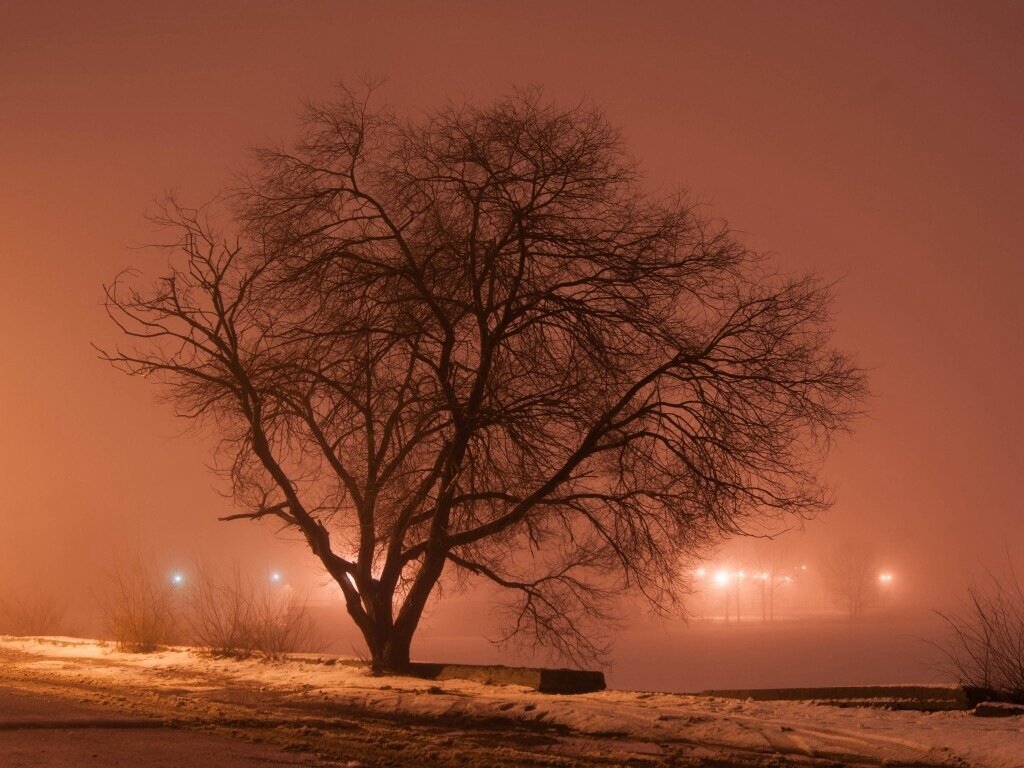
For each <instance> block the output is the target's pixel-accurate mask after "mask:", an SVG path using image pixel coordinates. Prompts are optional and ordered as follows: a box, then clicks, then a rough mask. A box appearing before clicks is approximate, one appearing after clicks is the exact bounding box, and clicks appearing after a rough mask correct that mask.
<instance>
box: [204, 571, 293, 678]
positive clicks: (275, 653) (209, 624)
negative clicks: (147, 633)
mask: <svg viewBox="0 0 1024 768" xmlns="http://www.w3.org/2000/svg"><path fill="white" fill-rule="evenodd" d="M197 573H198V577H197V578H196V579H195V580H194V584H193V586H191V587H190V589H189V591H188V593H187V598H186V600H187V610H186V617H187V625H188V631H189V640H190V641H191V642H192V643H193V644H194V645H196V646H199V647H201V648H204V649H206V650H208V651H209V652H211V653H213V654H215V655H219V656H234V657H242V658H244V657H248V656H251V655H253V654H255V653H261V654H263V655H265V656H267V657H268V658H279V657H281V656H283V655H284V654H287V653H293V652H295V651H298V650H303V649H306V648H308V647H309V644H310V640H311V637H312V629H313V625H312V620H311V618H310V616H309V612H308V610H307V608H306V604H305V603H304V602H302V601H300V600H298V599H297V598H296V597H295V595H294V593H293V592H292V590H291V589H289V588H288V587H283V586H281V587H276V586H275V587H269V586H261V585H257V584H255V583H254V582H253V581H252V580H247V579H244V578H243V577H242V575H241V573H240V571H239V570H238V568H235V569H234V570H233V571H232V572H231V574H230V575H228V576H226V577H218V576H217V575H216V574H214V573H213V572H212V571H210V570H209V569H208V568H206V567H203V566H199V567H198V568H197Z"/></svg>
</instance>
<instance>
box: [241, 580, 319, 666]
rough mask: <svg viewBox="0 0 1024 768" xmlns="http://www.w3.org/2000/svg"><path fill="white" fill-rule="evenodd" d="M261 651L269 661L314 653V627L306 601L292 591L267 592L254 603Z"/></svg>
mask: <svg viewBox="0 0 1024 768" xmlns="http://www.w3.org/2000/svg"><path fill="white" fill-rule="evenodd" d="M254 615H255V618H256V626H257V627H258V629H259V632H258V633H257V638H258V641H259V642H258V648H259V650H260V652H262V653H263V654H264V655H265V656H266V657H267V658H269V659H279V658H281V657H283V656H285V655H286V654H289V653H295V652H297V651H305V650H313V645H314V637H313V635H314V631H313V629H314V627H313V619H312V617H311V616H310V615H309V608H308V606H307V604H306V601H305V600H302V599H300V598H299V597H298V596H296V595H295V594H294V593H292V592H288V593H287V594H286V595H273V594H271V593H270V592H268V591H266V590H264V592H263V594H262V596H261V597H259V598H258V599H257V601H256V604H255V611H254Z"/></svg>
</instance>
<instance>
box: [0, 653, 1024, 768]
mask: <svg viewBox="0 0 1024 768" xmlns="http://www.w3.org/2000/svg"><path fill="white" fill-rule="evenodd" d="M0 652H5V653H4V654H3V656H4V663H5V665H6V666H7V668H8V669H9V670H10V669H14V668H17V669H18V670H20V671H21V672H23V673H24V674H29V675H36V676H40V677H41V678H48V679H51V680H67V681H68V682H73V683H75V684H76V685H79V686H80V685H82V684H83V683H86V684H90V683H91V684H95V685H116V686H117V687H118V688H121V689H124V690H127V691H133V690H146V691H157V692H160V691H166V692H168V693H173V692H176V691H177V692H181V691H184V692H190V691H191V692H194V691H202V690H208V689H210V688H211V687H217V686H224V685H225V684H232V683H233V684H237V685H244V686H257V689H258V690H263V691H266V692H268V696H269V695H270V694H271V693H279V694H288V695H292V696H295V695H300V694H301V696H303V697H307V698H312V699H314V700H317V701H323V702H330V703H331V704H337V705H343V706H345V707H350V708H353V709H354V710H355V711H365V712H367V713H368V714H381V715H387V716H396V715H397V716H403V715H405V716H414V717H426V718H430V717H438V716H446V717H452V716H454V717H457V718H459V719H460V720H461V721H463V722H472V721H473V720H476V719H478V720H480V721H481V722H483V721H492V722H493V721H494V720H495V719H499V720H511V721H518V722H521V723H544V724H546V725H551V726H556V727H559V726H560V727H562V729H563V733H564V734H567V735H565V736H564V738H566V739H568V740H570V741H572V742H573V743H574V744H575V745H576V746H575V748H576V749H579V750H586V749H587V744H588V742H594V743H595V744H596V743H598V742H602V741H608V740H609V738H611V737H614V739H617V740H619V741H620V742H623V743H628V744H629V745H630V750H631V751H632V753H634V754H637V755H639V754H646V755H648V756H649V757H650V758H653V759H654V760H655V761H656V760H657V756H658V755H668V754H669V753H670V751H671V749H673V748H674V746H673V745H676V746H677V745H679V744H687V745H689V749H690V752H689V753H688V754H689V755H690V756H691V757H700V758H706V759H715V758H716V757H719V756H721V755H726V754H729V752H730V751H733V752H741V753H744V754H748V755H749V754H758V753H760V754H763V755H764V756H765V757H766V758H770V756H771V755H772V754H783V755H787V756H790V757H799V756H801V755H803V756H808V757H811V758H814V757H821V758H825V757H827V758H831V759H833V760H837V761H839V762H840V763H847V762H849V763H855V764H858V765H860V764H865V763H867V764H883V765H884V764H899V765H915V764H926V765H949V766H978V767H980V768H984V767H988V768H1021V767H1022V766H1024V717H1006V718H980V717H975V716H973V715H971V714H970V713H969V712H938V713H932V714H927V713H920V712H906V711H891V710H885V709H865V708H839V707H831V706H824V705H818V704H813V703H810V702H755V701H749V700H748V701H737V700H731V699H715V698H704V697H695V696H687V695H682V694H668V693H643V692H637V691H603V692H600V693H592V694H585V695H577V696H552V695H546V694H540V693H537V692H535V691H533V690H530V689H526V688H521V687H518V686H489V685H482V684H479V683H474V682H468V681H459V680H444V681H425V680H419V679H415V678H395V677H373V676H372V675H370V674H369V673H368V671H367V670H366V669H365V668H364V667H360V666H351V665H345V664H322V663H310V661H312V660H313V659H315V658H316V657H311V658H309V659H299V658H296V659H292V660H289V661H284V662H265V661H259V660H230V659H214V658H210V657H208V656H206V655H202V654H200V653H197V652H195V651H193V650H190V649H187V648H176V649H171V650H165V651H160V652H156V653H148V654H134V653H121V652H118V651H116V650H114V649H113V648H112V647H111V646H108V645H105V644H103V643H100V642H95V641H88V640H81V639H77V638H15V637H2V638H0ZM565 729H568V730H567V731H566V730H565ZM698 745H699V746H698ZM766 764H771V763H766Z"/></svg>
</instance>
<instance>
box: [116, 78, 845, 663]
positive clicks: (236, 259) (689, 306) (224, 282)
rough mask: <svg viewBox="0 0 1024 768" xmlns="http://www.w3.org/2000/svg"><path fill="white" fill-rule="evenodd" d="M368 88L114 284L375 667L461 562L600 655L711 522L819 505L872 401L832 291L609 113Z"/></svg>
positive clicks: (136, 343)
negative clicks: (623, 613) (680, 179)
mask: <svg viewBox="0 0 1024 768" xmlns="http://www.w3.org/2000/svg"><path fill="white" fill-rule="evenodd" d="M376 101H377V96H376V94H373V93H371V92H368V91H367V92H356V91H346V90H344V89H342V90H341V91H340V93H339V97H338V100H337V101H335V102H332V103H325V104H313V105H311V106H309V107H308V109H307V111H306V113H305V115H304V119H303V121H302V124H301V129H300V133H299V137H298V139H297V140H296V141H294V142H293V143H292V144H289V145H286V146H282V147H277V148H265V149H260V150H257V151H256V152H255V155H254V159H253V163H252V166H251V168H250V169H249V171H248V173H247V174H246V175H245V176H243V177H242V178H243V180H242V181H241V182H240V184H239V186H238V187H237V188H235V189H233V190H232V191H231V194H230V195H229V197H228V199H229V201H230V202H229V204H228V205H226V206H224V205H222V206H221V208H222V209H223V210H222V211H221V213H220V216H219V218H218V217H217V216H216V215H214V214H212V213H209V214H208V212H206V211H194V210H190V209H187V208H185V207H183V206H182V205H180V204H179V203H177V202H175V201H169V202H168V204H167V205H166V206H165V207H164V208H163V210H162V211H161V213H160V217H159V218H160V221H161V223H162V224H164V225H165V226H167V227H169V228H170V230H171V231H172V232H175V233H176V234H175V236H174V238H175V241H176V242H180V243H182V244H184V247H180V248H178V249H177V253H176V254H174V256H173V257H172V259H171V262H170V266H168V268H167V269H166V271H165V272H164V273H163V274H162V275H161V276H160V277H159V278H158V279H157V281H156V282H153V283H150V284H144V283H143V282H142V281H141V280H140V279H139V278H138V277H136V276H131V275H129V276H126V277H124V278H122V279H119V280H118V281H117V282H115V283H114V284H113V285H112V286H110V287H109V288H108V289H107V306H108V310H109V312H110V314H111V317H112V318H113V319H114V320H115V321H116V322H117V323H118V325H119V326H120V327H121V329H122V330H123V331H124V333H125V334H126V336H127V337H129V338H128V341H129V342H130V343H126V345H125V347H124V348H123V349H121V350H118V351H116V352H110V353H108V354H107V358H108V359H109V360H110V361H111V362H113V363H114V364H116V365H118V366H119V367H121V368H122V369H124V370H125V371H127V372H128V373H131V374H136V375H146V376H153V377H155V378H157V379H158V380H160V381H161V382H162V383H163V384H164V385H165V387H166V388H167V390H166V391H167V392H168V393H169V395H170V397H171V398H172V400H173V402H174V403H175V405H176V407H177V408H178V410H179V412H180V413H182V414H183V415H185V416H187V417H190V418H203V419H206V420H207V423H208V424H209V426H210V428H211V429H213V430H214V431H215V432H216V433H217V434H218V435H219V436H220V437H221V438H222V439H223V443H222V449H221V450H222V452H224V454H225V457H226V458H227V459H228V461H227V466H229V467H230V470H229V473H230V476H231V479H232V488H233V491H234V494H235V496H236V498H237V500H238V502H239V504H241V505H242V506H243V508H244V510H245V511H243V512H242V513H240V514H239V515H234V516H233V517H250V518H253V519H260V518H266V517H276V518H278V519H279V520H281V521H282V522H283V523H284V524H285V525H287V526H290V527H294V528H296V529H297V530H299V531H300V532H301V533H302V535H303V536H304V537H305V539H306V541H307V542H308V543H309V546H310V548H311V550H312V551H313V553H314V554H315V555H316V556H317V557H318V558H319V559H320V560H321V561H322V563H323V565H324V567H325V568H326V569H327V570H328V572H329V573H330V574H331V576H332V577H333V578H334V579H335V580H336V581H337V583H338V584H339V586H340V587H341V589H342V591H343V592H344V595H345V598H346V604H347V608H348V611H349V613H350V614H351V615H352V618H353V619H354V621H355V622H356V624H357V625H358V626H359V628H360V629H361V631H362V632H363V634H364V636H365V638H366V640H367V643H368V645H369V648H370V651H371V654H372V655H373V659H374V662H375V663H376V664H377V666H378V667H380V668H400V667H402V666H404V665H405V664H407V663H408V654H409V643H410V641H411V638H412V636H413V633H414V632H415V630H416V627H417V625H418V623H419V620H420V618H421V615H422V611H423V608H424V605H425V603H426V600H427V598H428V596H429V595H430V594H431V592H432V591H433V590H434V589H435V587H436V585H437V584H438V582H439V579H441V577H442V574H443V573H444V572H445V570H446V569H448V570H449V571H450V570H452V569H454V570H456V571H463V572H465V573H468V574H471V575H472V576H474V577H477V578H481V579H486V580H489V581H491V582H493V583H494V584H496V585H498V586H500V587H503V588H505V589H507V590H508V591H509V593H510V594H511V595H512V598H513V600H515V601H516V602H515V605H514V612H513V614H512V615H513V621H512V629H514V630H515V631H516V632H517V633H519V634H522V635H525V636H527V637H529V636H532V637H533V638H534V639H536V640H537V641H539V642H541V643H543V644H544V645H546V646H548V647H551V648H553V649H554V650H555V651H556V652H558V653H560V654H562V655H563V656H567V657H569V658H572V659H575V660H580V659H582V658H587V657H593V656H594V655H598V654H599V653H600V651H601V640H600V634H599V633H598V634H594V633H593V632H592V630H591V629H588V626H589V625H588V622H587V618H588V617H595V616H608V615H609V612H610V609H611V603H612V599H613V598H614V597H615V596H616V595H619V594H621V593H623V592H627V591H632V592H633V593H636V594H641V595H643V596H645V597H646V598H647V599H648V600H650V601H651V602H652V603H653V604H654V605H656V606H666V605H668V604H670V603H671V601H672V599H673V597H674V596H675V595H676V594H678V592H679V590H680V588H681V587H682V586H683V584H684V581H685V580H684V579H683V578H681V574H680V573H679V566H680V564H681V563H682V562H683V560H684V558H685V557H686V556H688V555H692V554H694V553H695V552H697V551H699V549H700V548H701V547H702V546H704V545H706V544H707V543H708V542H710V541H712V540H714V539H715V538H716V537H718V536H719V535H721V534H723V533H735V532H739V531H742V529H743V527H744V525H745V523H747V522H748V521H750V520H753V519H756V518H758V517H760V516H764V515H775V516H807V515H812V514H814V513H816V512H818V511H819V510H821V509H822V508H823V507H825V506H826V505H827V503H828V498H827V494H826V493H825V492H824V490H823V488H822V487H821V485H820V484H819V482H818V480H817V475H816V470H817V466H818V464H819V462H820V459H821V458H822V455H823V453H824V450H825V449H826V448H827V445H828V441H829V439H830V437H831V436H832V435H833V434H835V433H836V432H837V431H840V430H844V429H846V428H847V427H848V426H849V424H850V421H851V419H852V418H853V417H854V416H855V415H856V413H857V409H858V404H859V402H860V400H861V399H862V397H863V394H864V392H865V382H864V377H863V375H862V373H861V372H860V371H859V370H858V369H857V368H856V366H855V365H854V364H853V363H852V362H851V360H850V359H849V358H848V357H847V356H845V355H844V354H842V353H841V352H839V351H837V350H835V349H834V348H833V347H832V346H831V342H830V327H829V303H830V290H829V286H827V285H825V284H823V283H822V282H821V281H819V280H818V279H816V278H815V277H814V276H795V277H793V276H787V275H782V274H778V273H777V272H775V271H774V270H773V269H772V265H771V264H770V262H769V261H768V260H767V259H765V258H763V257H761V256H760V255H758V254H756V253H753V252H751V251H749V250H747V249H746V248H745V247H744V246H743V245H742V244H741V242H740V241H739V240H738V239H736V238H735V237H734V236H733V235H732V234H731V233H730V232H729V230H728V229H727V228H726V227H725V226H724V225H723V224H721V223H719V222H717V221H713V220H711V219H709V218H707V217H706V216H705V215H704V214H702V213H701V211H700V210H699V209H698V208H697V206H696V205H694V204H692V203H690V202H689V201H688V200H687V199H686V198H685V196H674V197H653V196H651V195H649V194H647V193H646V192H645V190H644V188H643V183H642V177H641V175H640V173H639V170H638V167H637V165H636V163H635V162H634V161H633V160H632V159H631V158H630V157H629V155H628V154H627V152H626V150H625V147H624V146H623V143H622V141H621V138H620V136H619V133H618V132H617V131H616V130H615V128H614V127H613V126H611V125H610V124H609V122H608V121H607V120H606V119H605V117H604V116H603V115H602V113H601V112H600V111H599V110H597V109H593V108H590V107H588V106H575V107H568V108H566V107H562V106H559V105H558V104H555V103H553V102H551V101H549V100H548V99H547V98H546V97H545V96H544V94H543V93H542V92H541V91H540V90H539V89H528V90H522V91H516V92H513V93H512V94H511V95H509V96H507V97H505V98H502V99H499V100H498V101H495V102H493V103H488V104H482V105H481V104H473V103H459V104H449V105H446V106H443V107H441V108H440V109H438V110H436V111H435V112H432V113H430V114H427V115H418V116H415V117H411V118H409V117H405V116H402V115H400V114H399V113H398V112H397V111H396V110H392V109H389V108H386V107H378V106H376Z"/></svg>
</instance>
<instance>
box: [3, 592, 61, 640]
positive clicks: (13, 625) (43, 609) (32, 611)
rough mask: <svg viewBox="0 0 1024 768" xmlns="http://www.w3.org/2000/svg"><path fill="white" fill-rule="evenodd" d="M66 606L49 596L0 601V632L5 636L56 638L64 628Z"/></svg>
mask: <svg viewBox="0 0 1024 768" xmlns="http://www.w3.org/2000/svg"><path fill="white" fill-rule="evenodd" d="M66 612H67V603H65V602H64V601H63V600H62V599H60V598H58V597H57V596H55V595H52V594H45V593H39V594H22V595H15V596H14V597H11V598H0V632H2V633H4V634H9V635H23V636H24V635H59V634H62V633H63V631H64V627H65V620H64V616H65V613H66Z"/></svg>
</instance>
